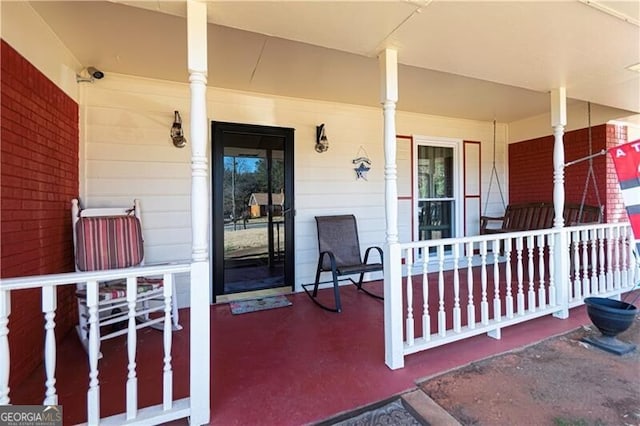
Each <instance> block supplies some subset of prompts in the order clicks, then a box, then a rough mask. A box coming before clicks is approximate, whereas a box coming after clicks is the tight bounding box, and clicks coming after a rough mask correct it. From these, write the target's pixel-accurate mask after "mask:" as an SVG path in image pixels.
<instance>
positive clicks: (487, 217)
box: [480, 216, 505, 221]
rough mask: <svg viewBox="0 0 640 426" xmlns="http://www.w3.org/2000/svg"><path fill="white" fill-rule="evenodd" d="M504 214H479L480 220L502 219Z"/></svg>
mask: <svg viewBox="0 0 640 426" xmlns="http://www.w3.org/2000/svg"><path fill="white" fill-rule="evenodd" d="M504 218H505V216H480V220H486V221H489V220H504Z"/></svg>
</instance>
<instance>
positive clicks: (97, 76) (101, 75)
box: [87, 67, 104, 80]
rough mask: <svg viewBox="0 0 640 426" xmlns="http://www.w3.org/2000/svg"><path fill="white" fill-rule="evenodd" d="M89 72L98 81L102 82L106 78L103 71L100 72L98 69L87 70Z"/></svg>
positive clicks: (90, 68)
mask: <svg viewBox="0 0 640 426" xmlns="http://www.w3.org/2000/svg"><path fill="white" fill-rule="evenodd" d="M87 72H88V73H89V75H90V76H91V77H93V78H95V79H96V80H100V79H102V78H104V73H103V72H102V71H100V70H99V69H97V68H96V67H89V68H87Z"/></svg>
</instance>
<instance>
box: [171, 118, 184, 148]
mask: <svg viewBox="0 0 640 426" xmlns="http://www.w3.org/2000/svg"><path fill="white" fill-rule="evenodd" d="M173 114H174V118H173V125H172V126H171V141H172V142H173V146H175V147H176V148H184V147H185V145H186V144H187V139H185V137H184V131H183V130H182V118H181V117H180V112H178V111H174V112H173Z"/></svg>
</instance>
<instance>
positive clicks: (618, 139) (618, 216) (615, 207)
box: [605, 124, 628, 222]
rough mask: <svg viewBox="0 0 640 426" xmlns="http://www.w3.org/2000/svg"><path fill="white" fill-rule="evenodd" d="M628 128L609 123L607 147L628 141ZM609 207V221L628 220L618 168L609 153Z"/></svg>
mask: <svg viewBox="0 0 640 426" xmlns="http://www.w3.org/2000/svg"><path fill="white" fill-rule="evenodd" d="M627 138H628V136H627V128H626V127H624V126H614V125H612V124H608V125H607V148H612V147H614V146H617V145H620V144H623V143H626V142H627ZM606 190H607V208H606V211H605V217H606V219H607V222H621V221H626V220H628V217H627V212H626V210H625V208H624V201H623V200H622V193H621V192H620V185H619V184H618V176H617V175H616V168H615V166H614V164H613V158H612V157H611V155H609V154H607V177H606Z"/></svg>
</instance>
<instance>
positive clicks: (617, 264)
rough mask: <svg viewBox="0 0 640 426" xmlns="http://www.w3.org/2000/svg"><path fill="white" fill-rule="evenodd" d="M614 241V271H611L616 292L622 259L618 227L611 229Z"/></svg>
mask: <svg viewBox="0 0 640 426" xmlns="http://www.w3.org/2000/svg"><path fill="white" fill-rule="evenodd" d="M613 234H614V240H613V248H614V256H615V260H614V262H613V263H614V270H613V288H614V289H616V290H618V289H620V282H621V277H620V264H621V263H622V259H621V258H620V244H622V238H621V228H620V225H617V226H616V227H615V229H613Z"/></svg>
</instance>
